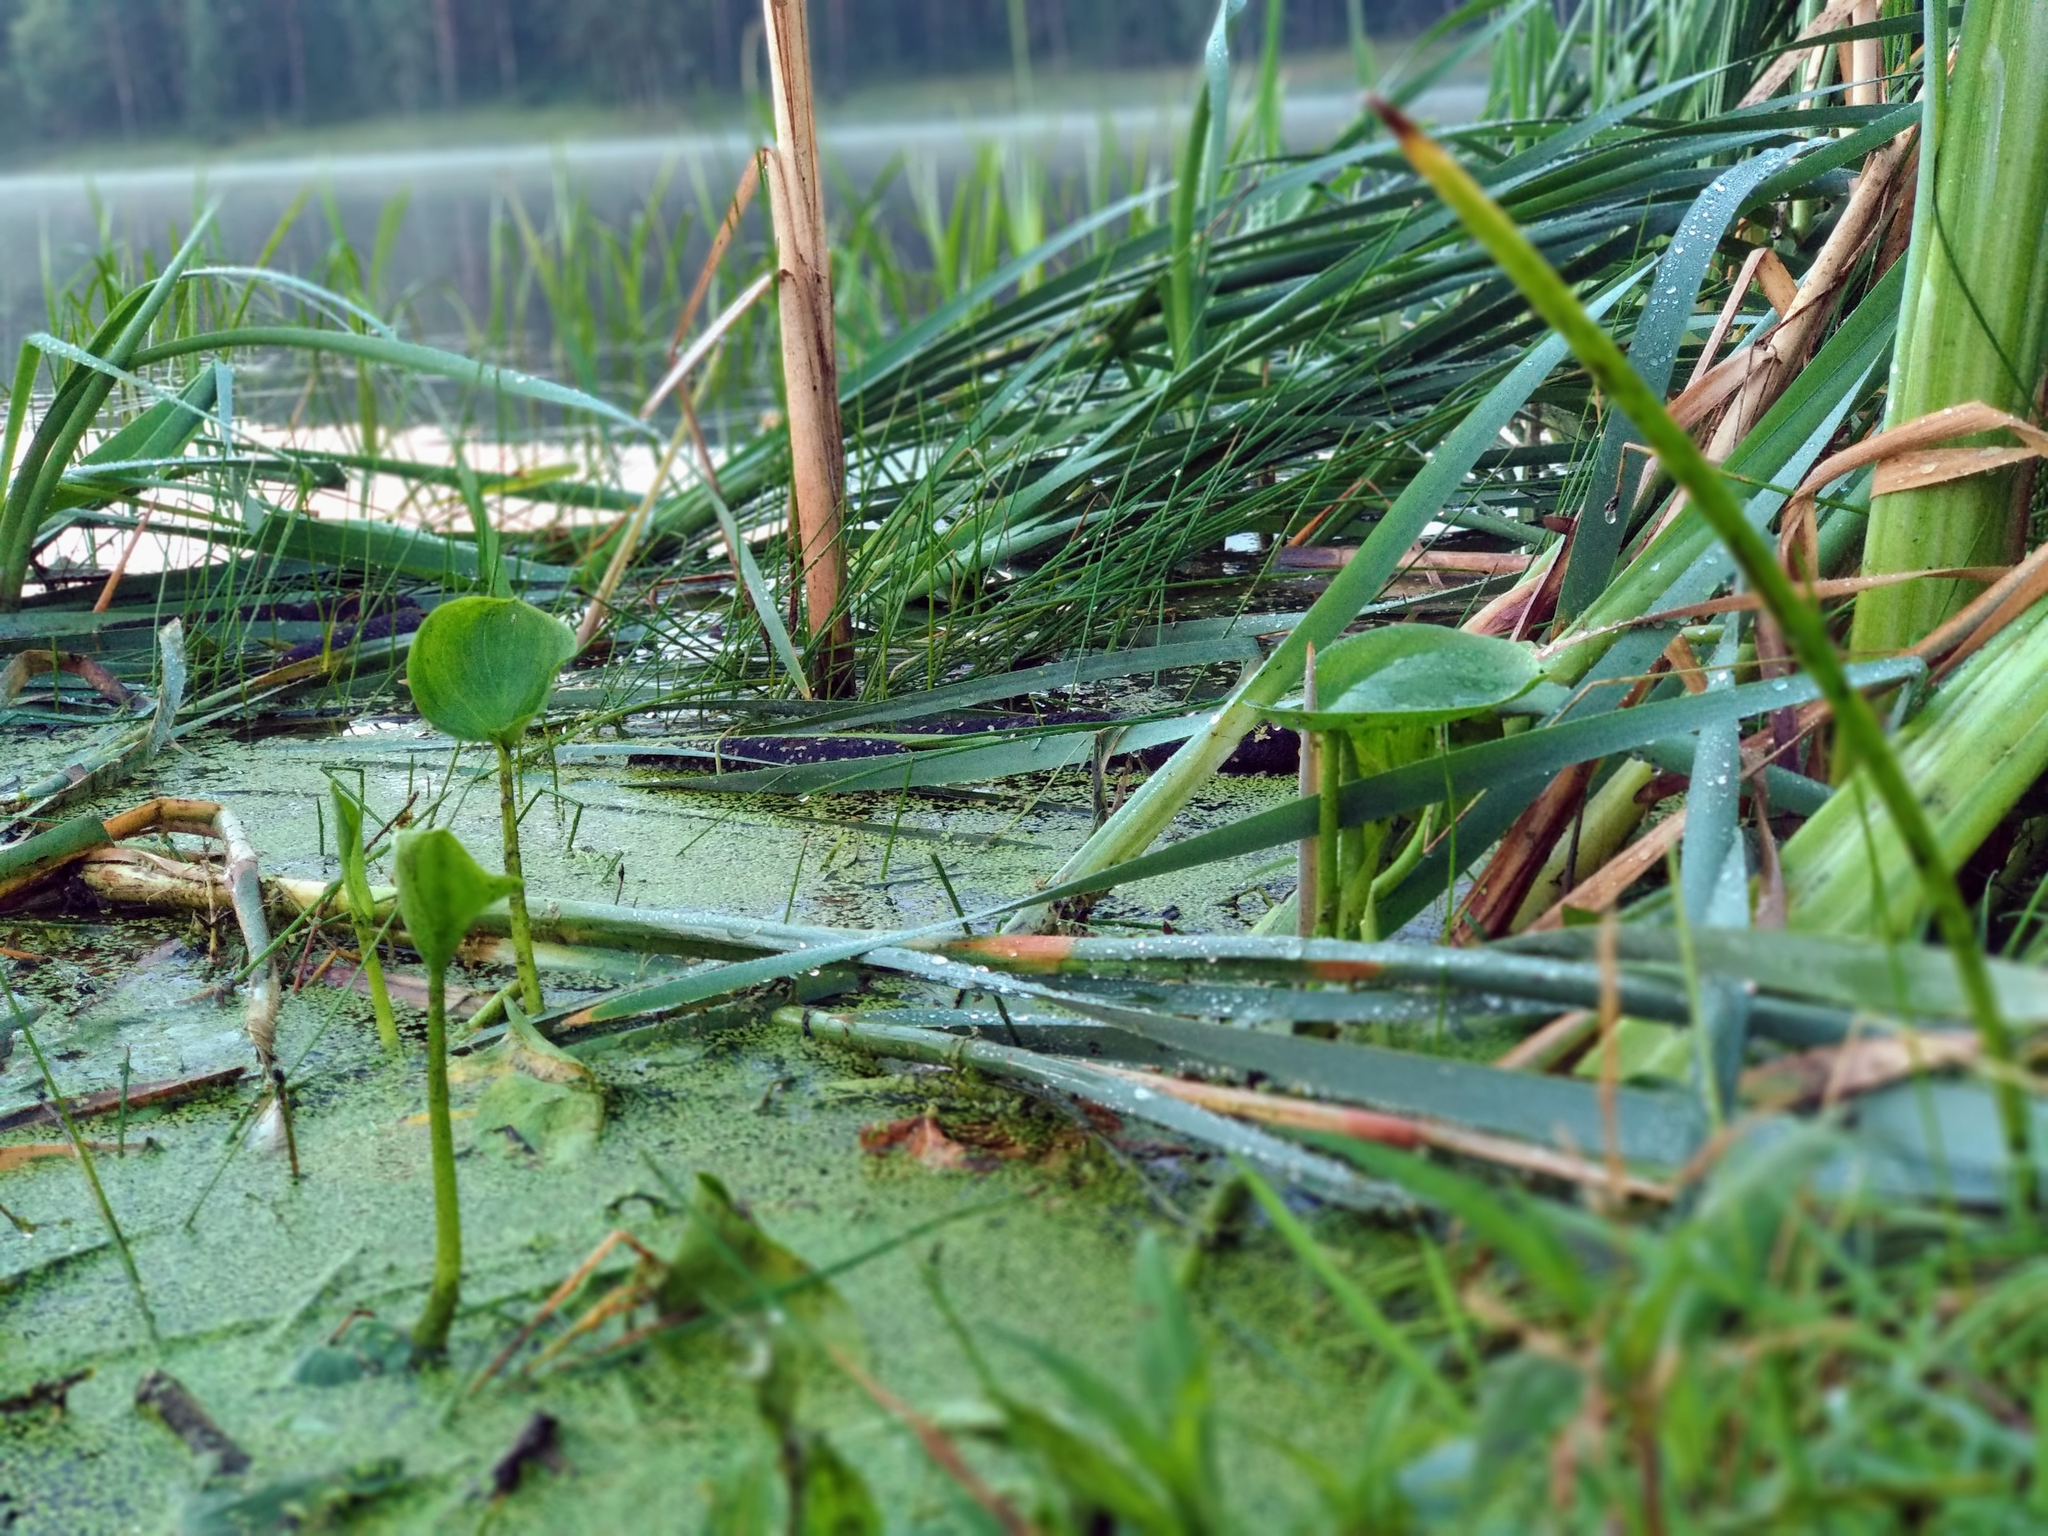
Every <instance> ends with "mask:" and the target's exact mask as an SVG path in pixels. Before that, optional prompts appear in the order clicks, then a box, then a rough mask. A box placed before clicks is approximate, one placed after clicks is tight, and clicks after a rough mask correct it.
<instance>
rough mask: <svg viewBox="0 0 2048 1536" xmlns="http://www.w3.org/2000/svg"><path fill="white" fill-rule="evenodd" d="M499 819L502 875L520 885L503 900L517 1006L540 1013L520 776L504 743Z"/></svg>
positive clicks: (500, 762)
mask: <svg viewBox="0 0 2048 1536" xmlns="http://www.w3.org/2000/svg"><path fill="white" fill-rule="evenodd" d="M498 820H499V821H500V823H501V824H502V825H503V827H504V832H505V873H506V874H508V875H510V876H511V877H512V878H513V879H514V880H518V881H520V882H521V884H519V885H516V886H514V887H513V888H512V894H511V895H509V896H507V897H506V898H505V906H506V908H507V909H508V910H509V911H510V912H511V914H512V953H513V954H514V955H515V956H516V957H517V959H518V965H519V1005H520V1006H521V1007H522V1008H524V1009H525V1010H526V1011H527V1012H528V1013H539V1012H540V1010H541V1000H540V969H539V967H537V966H536V965H535V964H534V963H533V925H532V924H531V923H530V922H528V921H527V917H526V886H525V884H524V881H525V876H524V874H523V873H522V872H521V869H520V865H519V775H518V768H517V766H516V765H515V764H514V762H513V760H512V753H511V750H510V749H509V748H507V747H506V745H505V744H504V743H503V742H499V743H498Z"/></svg>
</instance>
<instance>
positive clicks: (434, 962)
mask: <svg viewBox="0 0 2048 1536" xmlns="http://www.w3.org/2000/svg"><path fill="white" fill-rule="evenodd" d="M392 863H393V865H394V866H395V867H396V869H397V873H398V915H399V916H400V917H401V918H403V919H404V920H405V931H406V934H407V935H408V936H409V937H410V938H411V939H412V947H413V948H414V949H416V950H418V951H419V952H420V958H422V959H423V960H425V961H426V962H427V966H428V968H429V969H430V970H434V971H442V970H446V969H447V968H448V965H449V962H451V961H452V960H454V958H455V951H456V950H457V949H458V948H460V947H461V944H462V940H463V938H464V936H465V935H467V934H468V932H469V929H470V925H471V924H472V923H474V922H475V921H476V920H477V918H478V917H479V916H480V915H481V914H482V912H483V910H484V908H485V907H488V906H489V905H490V904H491V903H492V902H494V901H496V900H497V899H498V898H499V897H500V896H503V895H505V894H506V893H507V892H509V891H512V890H514V889H516V888H517V887H518V885H519V882H518V881H517V880H514V879H513V878H512V877H511V876H509V875H494V874H492V873H491V872H490V871H489V870H487V869H485V868H484V867H483V866H482V865H481V864H479V863H477V861H476V860H475V859H473V858H471V857H470V856H469V850H468V849H467V848H465V847H463V846H462V841H461V839H460V838H458V837H456V835H455V834H454V833H453V832H450V831H449V830H448V829H447V828H446V827H435V828H433V829H432V830H431V831H427V832H406V833H402V834H401V835H400V836H399V839H398V851H397V853H396V854H394V855H393V857H392Z"/></svg>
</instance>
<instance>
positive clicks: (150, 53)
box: [0, 0, 1449, 140]
mask: <svg viewBox="0 0 2048 1536" xmlns="http://www.w3.org/2000/svg"><path fill="white" fill-rule="evenodd" d="M1268 3H1275V0H1254V3H1253V4H1252V5H1250V6H1248V7H1247V8H1246V11H1245V14H1244V16H1243V17H1242V19H1241V20H1240V22H1239V23H1238V26H1239V28H1240V32H1239V36H1240V38H1241V39H1242V40H1243V41H1242V46H1243V48H1244V50H1245V51H1246V52H1247V53H1248V52H1249V51H1250V50H1251V49H1253V48H1254V47H1255V46H1256V43H1257V39H1258V38H1259V37H1260V35H1261V33H1262V31H1263V18H1262V16H1261V14H1260V12H1261V9H1262V7H1263V6H1264V5H1265V4H1268ZM809 5H810V16H811V34H812V49H813V57H814V68H815V69H816V72H817V75H818V79H819V83H820V86H821V88H822V89H824V90H826V91H828V92H835V93H836V92H840V91H845V90H849V89H852V88H854V87H857V86H863V85H873V84H876V83H881V82H886V81H888V80H891V79H901V78H905V77H909V76H915V75H930V74H937V73H951V72H957V71H963V70H985V69H1007V68H1009V67H1010V66H1011V64H1012V61H1013V59H1014V57H1015V55H1014V52H1013V38H1014V35H1015V34H1014V31H1013V24H1014V23H1016V22H1018V21H1020V20H1021V22H1022V29H1023V36H1024V38H1025V39H1026V40H1027V42H1028V47H1029V52H1030V58H1031V60H1032V62H1033V64H1034V65H1035V66H1036V67H1038V68H1041V69H1058V68H1060V67H1061V66H1063V65H1068V64H1075V65H1082V66H1085V67H1088V68H1098V69H1099V68H1116V67H1128V66H1139V65H1153V64H1164V63H1174V62H1182V61H1185V62H1187V63H1188V64H1190V65H1191V66H1192V65H1193V63H1194V61H1195V60H1196V59H1197V58H1198V57H1199V53H1200V48H1201V43H1202V40H1203V38H1204V36H1205V35H1206V33H1207V30H1208V26H1209V22H1210V18H1211V17H1212V16H1213V15H1214V12H1215V0H809ZM1285 5H1286V9H1285V12H1284V15H1283V26H1284V35H1285V38H1286V43H1287V46H1288V47H1289V48H1290V49H1306V48H1329V47H1342V46H1344V45H1345V42H1346V39H1347V38H1348V37H1349V36H1350V35H1351V28H1352V26H1353V24H1354V23H1355V22H1356V21H1358V20H1359V19H1361V18H1362V20H1363V22H1364V24H1365V25H1366V26H1367V27H1368V28H1370V29H1371V30H1373V31H1395V32H1402V33H1406V32H1412V31H1414V30H1415V29H1416V28H1417V27H1418V26H1420V25H1423V24H1426V23H1427V22H1429V21H1433V20H1435V19H1436V18H1437V17H1438V16H1440V15H1442V14H1443V13H1444V12H1445V11H1446V10H1447V9H1448V8H1449V5H1448V0H1285ZM760 15H761V11H760V5H759V3H758V0H0V47H4V50H5V54H6V57H5V59H4V60H0V80H4V86H5V89H4V91H0V127H4V128H5V129H6V130H7V131H8V132H9V133H10V136H12V137H15V138H16V139H21V138H30V139H42V140H61V139H78V138H98V137H118V136H123V135H127V136H136V135H143V134H149V133H156V132H179V133H186V134H193V135H197V136H199V137H202V138H206V137H216V136H221V135H225V134H228V133H232V132H235V131H238V130H242V129H246V128H250V127H255V126H259V125H263V124H269V123H289V122H307V123H318V122H334V121H340V120H345V119H349V118H358V117H368V116H374V115H378V114H383V113H392V112H403V113H411V112H431V111H437V110H446V109H449V108H454V107H459V106H462V105H465V104H469V105H474V104H477V103H486V102H497V103H512V104H538V103H554V102H579V101H581V102H592V103H598V104H604V105H612V106H617V105H630V106H636V107H645V108H661V107H666V106H674V105H679V104H681V103H684V102H687V101H689V100H691V99H693V98H699V97H702V96H705V95H710V94H724V95H737V94H744V93H745V92H746V91H748V90H749V89H751V88H752V87H753V85H754V82H755V81H756V80H757V79H758V78H759V74H760V71H761V67H762V66H761V64H760V45H759V35H760V31H759V29H760ZM8 119H11V121H9V120H8Z"/></svg>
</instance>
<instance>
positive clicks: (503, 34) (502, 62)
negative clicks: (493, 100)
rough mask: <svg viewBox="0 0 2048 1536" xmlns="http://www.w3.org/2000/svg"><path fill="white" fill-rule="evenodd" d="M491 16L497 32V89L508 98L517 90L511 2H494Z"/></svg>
mask: <svg viewBox="0 0 2048 1536" xmlns="http://www.w3.org/2000/svg"><path fill="white" fill-rule="evenodd" d="M491 16H492V20H494V21H495V22H496V23H497V32H498V89H499V90H500V91H501V92H503V93H504V94H505V95H507V96H510V95H512V94H513V92H515V91H517V90H518V89H519V50H518V48H517V47H516V46H515V44H514V42H513V39H512V0H496V3H495V4H494V5H493V6H492V7H491Z"/></svg>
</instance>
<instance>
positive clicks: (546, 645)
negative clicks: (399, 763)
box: [406, 597, 576, 745]
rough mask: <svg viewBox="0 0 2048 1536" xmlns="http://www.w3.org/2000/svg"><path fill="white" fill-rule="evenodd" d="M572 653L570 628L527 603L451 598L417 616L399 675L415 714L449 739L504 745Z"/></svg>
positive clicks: (542, 701) (535, 709) (544, 697)
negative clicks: (417, 624)
mask: <svg viewBox="0 0 2048 1536" xmlns="http://www.w3.org/2000/svg"><path fill="white" fill-rule="evenodd" d="M575 654H576V635H575V632H574V631H573V630H571V629H570V628H569V626H568V625H566V624H564V623H563V622H562V621H561V620H560V619H557V618H554V617H552V616H551V615H549V614H545V613H542V612H541V611H540V610H539V609H538V608H535V607H533V606H532V605H531V604H529V603H522V602H520V601H518V600H517V599H516V598H509V597H458V598H456V599H455V600H454V601H453V602H448V603H443V604H441V606H440V607H438V608H436V609H435V610H434V611H433V612H432V613H430V614H428V615H427V617H426V619H425V620H424V621H423V622H422V623H421V625H420V627H419V631H418V633H416V634H415V635H414V636H413V638H412V651H411V653H410V655H409V657H408V659H407V661H406V681H407V683H408V684H409V685H410V686H411V688H412V698H413V703H414V704H416V705H418V706H419V711H420V713H421V714H423V715H425V716H426V717H427V719H428V720H429V721H431V722H432V723H433V724H434V725H435V726H437V727H438V728H440V729H441V730H444V731H446V732H447V733H448V734H449V735H450V736H453V737H455V738H456V740H458V741H494V742H499V743H503V744H507V745H509V744H510V743H512V742H513V741H516V740H517V739H518V737H519V735H520V733H521V732H523V731H524V730H525V729H526V726H527V722H529V721H530V720H532V719H533V717H534V716H535V715H537V714H539V713H540V712H541V710H542V709H543V708H545V707H546V705H547V701H548V690H549V688H550V687H552V686H553V684H554V680H555V674H556V673H557V672H559V671H561V669H562V665H563V663H565V662H566V661H568V659H569V658H570V657H571V656H573V655H575Z"/></svg>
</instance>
